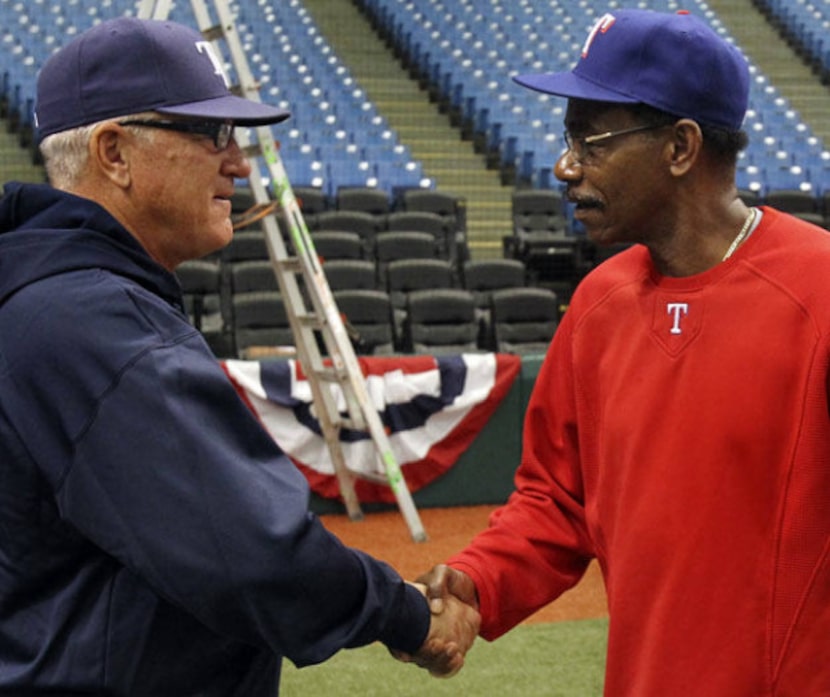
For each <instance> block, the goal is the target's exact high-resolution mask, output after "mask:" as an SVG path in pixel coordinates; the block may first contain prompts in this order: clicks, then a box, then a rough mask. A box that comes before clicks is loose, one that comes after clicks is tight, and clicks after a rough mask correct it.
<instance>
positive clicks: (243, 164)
mask: <svg viewBox="0 0 830 697" xmlns="http://www.w3.org/2000/svg"><path fill="white" fill-rule="evenodd" d="M225 155H226V158H225V161H224V163H223V165H224V169H225V172H226V173H228V174H232V175H233V176H234V177H236V178H237V179H247V178H248V177H249V176H250V174H251V165H250V163H249V162H248V160H247V158H246V157H245V156H244V155H243V154H242V148H240V147H239V143H237V142H236V138H231V142H230V143H229V144H228V147H227V149H226V150H225Z"/></svg>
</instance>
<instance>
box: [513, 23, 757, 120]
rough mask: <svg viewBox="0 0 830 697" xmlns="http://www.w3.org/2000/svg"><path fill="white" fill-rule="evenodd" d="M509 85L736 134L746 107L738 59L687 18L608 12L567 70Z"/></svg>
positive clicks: (743, 66)
mask: <svg viewBox="0 0 830 697" xmlns="http://www.w3.org/2000/svg"><path fill="white" fill-rule="evenodd" d="M514 80H515V81H516V82H518V83H519V84H520V85H523V86H524V87H529V88H531V89H534V90H537V91H539V92H546V93H548V94H556V95H560V96H563V97H569V98H575V99H588V100H593V101H601V102H613V103H618V104H648V105H649V106H652V107H655V108H657V109H660V110H662V111H666V112H668V113H670V114H674V115H675V116H678V117H684V118H690V119H693V120H695V121H697V122H698V123H700V124H701V125H708V126H715V127H719V128H726V129H729V130H739V129H740V128H741V125H742V124H743V120H744V116H745V115H746V109H747V104H748V100H749V66H748V64H747V61H746V59H745V58H744V56H743V54H742V53H741V52H740V51H739V50H738V49H737V48H736V47H735V46H733V45H732V44H730V43H729V42H728V41H725V40H724V39H722V38H721V37H719V36H718V35H717V34H716V33H715V32H714V31H713V30H712V29H711V28H710V27H709V25H708V24H706V23H705V22H703V21H702V20H700V19H698V18H697V17H695V16H693V15H691V14H689V13H688V12H686V11H680V12H678V13H676V14H669V13H661V12H652V11H649V10H613V11H612V12H609V13H607V14H605V15H604V16H602V17H601V18H600V19H599V20H597V22H596V23H595V24H594V26H593V28H592V29H591V31H590V32H589V34H588V38H587V39H586V41H585V44H584V46H583V48H582V54H581V56H580V58H579V61H578V62H577V64H576V65H575V66H574V68H573V70H571V71H570V72H562V73H542V74H535V75H519V76H517V77H515V78H514Z"/></svg>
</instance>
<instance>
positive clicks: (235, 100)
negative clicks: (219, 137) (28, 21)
mask: <svg viewBox="0 0 830 697" xmlns="http://www.w3.org/2000/svg"><path fill="white" fill-rule="evenodd" d="M142 111H157V112H159V113H161V114H171V115H173V114H174V115H177V116H191V117H194V118H201V119H210V120H213V119H215V120H222V121H225V120H230V121H234V122H235V123H237V124H239V125H241V126H259V125H265V124H269V123H278V122H280V121H283V120H284V119H287V118H288V117H289V115H290V114H289V112H287V111H285V110H283V109H277V108H276V107H273V106H269V105H267V104H263V103H262V102H257V101H254V100H251V99H245V98H243V97H238V96H235V95H233V94H231V92H230V89H229V86H228V79H227V76H226V75H225V70H224V67H223V64H222V60H221V58H220V57H219V56H218V55H216V52H215V50H214V49H213V46H212V45H211V43H210V42H209V41H207V40H206V39H204V38H203V37H202V35H201V34H199V32H197V31H195V30H194V29H190V28H189V27H186V26H184V25H182V24H177V23H175V22H167V21H158V20H150V19H136V18H134V17H120V18H118V19H112V20H108V21H105V22H101V23H100V24H98V25H96V26H94V27H93V28H91V29H89V30H88V31H86V32H84V33H83V34H81V35H80V36H78V37H77V38H76V39H74V40H73V41H71V42H70V43H68V44H67V45H66V46H64V47H63V48H61V49H60V50H59V51H57V52H56V53H54V54H53V55H52V56H50V57H49V59H48V60H47V61H46V62H45V63H44V64H43V67H42V68H41V70H40V73H39V74H38V79H37V95H36V100H35V124H36V127H37V131H38V138H39V139H43V138H45V137H46V136H48V135H51V134H52V133H58V132H60V131H65V130H67V129H70V128H76V127H78V126H85V125H88V124H91V123H95V122H97V121H103V120H106V119H109V118H115V117H118V116H125V115H127V114H135V113H139V112H142Z"/></svg>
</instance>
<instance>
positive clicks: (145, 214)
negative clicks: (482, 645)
mask: <svg viewBox="0 0 830 697" xmlns="http://www.w3.org/2000/svg"><path fill="white" fill-rule="evenodd" d="M36 116H37V125H38V129H39V137H40V138H41V149H42V152H43V155H44V159H45V163H46V167H47V173H48V175H49V178H50V183H51V186H47V185H19V184H10V185H7V186H6V188H5V191H4V196H3V198H2V200H0V693H2V692H4V691H5V692H11V693H14V694H47V693H48V694H55V693H56V692H57V693H60V694H70V693H73V694H74V693H82V694H108V695H119V696H121V695H130V696H131V697H133V696H143V695H147V696H150V695H152V696H153V697H159V696H164V695H171V696H173V695H175V696H176V697H187V696H189V695H193V696H195V695H200V696H213V695H216V696H219V695H221V696H223V697H224V696H226V695H239V696H244V697H257V696H259V695H262V696H265V695H268V696H269V697H271V696H272V695H274V694H276V692H277V689H278V683H279V672H280V664H281V658H282V657H283V656H286V657H288V658H290V659H291V660H292V661H293V662H294V663H296V664H297V665H306V664H311V663H316V662H319V661H323V660H325V659H326V658H328V657H329V656H331V655H332V654H333V653H335V652H336V651H338V650H339V649H341V648H344V647H355V646H361V645H364V644H367V643H370V642H374V641H381V642H383V643H385V644H386V645H387V646H388V647H389V648H390V649H391V650H392V651H393V652H395V653H396V654H398V655H400V654H409V655H412V656H414V657H415V659H416V662H418V663H420V664H421V665H424V666H425V667H427V668H429V669H430V670H431V671H432V672H433V673H436V674H452V673H453V672H455V671H456V670H457V669H458V668H459V667H460V665H461V663H462V662H463V654H464V652H465V651H466V649H467V648H469V644H470V643H472V640H473V637H474V636H475V634H476V632H477V628H478V615H477V613H475V612H474V611H472V610H469V609H467V608H465V607H464V606H462V605H461V604H460V603H459V604H458V605H457V606H454V607H453V608H451V609H450V611H445V612H443V613H442V614H441V615H439V616H432V617H431V616H430V612H429V608H428V605H427V603H426V600H425V598H424V596H423V594H422V592H421V591H420V590H419V589H418V588H417V587H415V586H413V585H411V584H407V583H405V582H404V581H403V580H402V579H401V578H400V577H399V576H398V575H397V574H396V573H395V572H394V571H393V570H392V569H391V568H390V567H388V566H387V565H385V564H383V563H382V562H379V561H377V560H375V559H373V558H371V557H369V556H368V555H366V554H363V553H361V552H359V551H357V550H354V549H350V548H347V547H345V546H344V545H342V544H341V543H340V542H339V541H338V540H337V539H336V538H335V537H334V536H333V535H331V534H329V533H328V532H327V531H326V530H325V529H324V528H323V526H322V525H321V524H320V522H319V521H318V520H317V519H316V518H315V516H313V515H312V514H311V513H309V512H308V511H307V503H308V488H307V485H306V482H305V480H304V479H303V477H302V476H301V475H300V474H299V473H298V471H297V470H296V469H295V468H294V467H293V466H292V464H291V463H290V461H289V460H288V459H287V458H286V457H285V455H284V454H283V453H282V452H281V451H280V450H279V448H278V447H277V446H276V445H275V444H274V442H273V441H272V440H271V439H270V437H269V436H268V435H267V434H266V433H265V432H264V431H263V430H262V428H261V427H260V426H259V424H258V422H257V421H256V420H255V418H254V417H253V416H252V415H251V413H250V412H249V411H248V409H247V408H246V406H245V405H244V404H243V403H242V402H241V401H240V400H239V399H238V398H237V396H236V394H235V392H234V390H233V388H232V386H231V385H230V383H229V381H228V380H227V379H226V378H225V376H224V374H223V373H222V371H221V369H220V367H219V366H218V364H217V362H216V360H215V359H214V358H213V356H212V354H211V353H210V351H209V350H208V348H207V345H206V344H205V342H204V341H203V339H202V337H201V336H200V335H199V333H198V332H196V331H195V330H194V329H193V327H192V326H191V325H190V324H189V323H188V321H187V317H186V315H185V313H184V311H183V307H182V297H181V291H180V287H179V285H178V283H177V281H176V279H175V276H174V275H173V270H174V269H175V268H176V266H177V265H178V264H179V263H181V262H182V261H184V260H186V259H192V258H197V257H200V256H203V255H205V254H208V253H210V252H211V251H215V250H217V249H220V248H221V247H223V246H224V245H225V244H227V243H228V242H229V241H230V239H231V235H232V230H231V225H230V220H229V215H230V201H229V199H230V197H231V195H232V193H233V185H234V180H235V179H241V178H246V177H247V176H248V175H249V174H250V167H249V165H248V163H247V161H246V160H245V159H244V157H243V155H242V153H241V151H240V149H239V147H238V145H237V143H236V141H235V139H234V137H233V128H234V126H235V125H243V126H251V125H259V124H268V123H277V122H279V121H281V120H283V119H285V118H287V116H288V114H287V113H286V112H283V111H281V110H279V109H276V108H274V107H271V106H268V105H265V104H261V103H258V102H253V101H249V100H245V99H241V98H239V97H236V96H232V95H231V94H230V92H229V90H228V88H227V86H226V81H225V78H224V75H223V73H222V68H221V64H220V62H219V61H218V60H216V59H215V58H214V57H213V56H212V54H211V53H210V46H209V45H208V44H207V43H206V42H205V41H203V40H202V38H201V36H200V35H199V34H198V33H196V32H194V31H191V30H190V29H187V28H185V27H182V26H181V25H177V24H174V23H170V22H156V21H145V20H137V19H129V18H122V19H117V20H112V21H109V22H104V23H102V24H100V25H98V26H97V27H95V28H93V29H91V30H90V31H88V32H86V33H85V34H83V35H81V36H80V37H79V38H78V39H76V40H74V41H73V42H71V43H70V44H68V45H67V46H66V47H65V48H64V49H62V50H61V51H60V52H58V53H57V54H55V55H54V56H53V57H52V58H51V59H50V60H49V61H47V63H46V64H45V66H44V67H43V69H42V71H41V75H40V77H39V81H38V97H37V107H36Z"/></svg>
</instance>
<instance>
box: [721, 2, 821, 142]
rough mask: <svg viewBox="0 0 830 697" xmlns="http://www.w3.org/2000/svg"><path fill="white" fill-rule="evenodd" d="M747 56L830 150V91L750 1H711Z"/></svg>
mask: <svg viewBox="0 0 830 697" xmlns="http://www.w3.org/2000/svg"><path fill="white" fill-rule="evenodd" d="M708 4H709V7H710V8H711V9H712V10H713V11H714V12H715V13H716V14H717V15H718V17H719V18H720V19H721V21H722V22H723V25H724V27H725V28H726V29H727V31H728V32H729V33H730V34H731V35H732V37H733V38H734V39H735V41H736V42H737V43H738V45H740V46H741V48H742V49H743V51H744V53H746V55H747V56H748V57H749V59H750V61H751V62H752V63H754V64H755V65H756V66H757V67H758V68H759V70H760V71H761V72H762V73H763V74H764V75H765V76H766V77H767V78H768V80H769V81H770V82H771V83H772V84H773V85H775V87H776V88H777V89H778V92H779V93H780V94H781V95H782V96H784V97H786V98H787V100H788V101H789V102H790V105H791V106H792V107H793V108H794V109H795V110H796V111H798V112H799V114H801V117H802V119H803V120H804V121H805V122H807V123H808V124H809V125H810V127H811V128H812V129H813V132H814V133H815V134H816V135H817V136H820V137H821V138H822V140H823V141H824V144H825V147H826V148H830V88H828V86H827V85H823V84H822V83H821V80H820V79H819V78H818V76H817V75H816V74H815V73H813V72H812V70H811V69H810V68H809V67H807V65H805V64H804V63H803V62H802V61H801V59H800V58H798V56H797V55H796V54H795V52H794V51H793V50H792V48H790V46H789V45H788V44H787V43H786V42H785V41H784V40H783V39H782V38H781V36H780V35H779V34H778V32H777V31H776V30H775V29H773V27H772V26H771V25H770V24H769V22H767V20H766V19H765V18H764V16H763V15H762V14H761V13H760V12H759V11H758V9H757V8H756V7H755V5H754V4H753V3H752V2H751V0H708Z"/></svg>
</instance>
